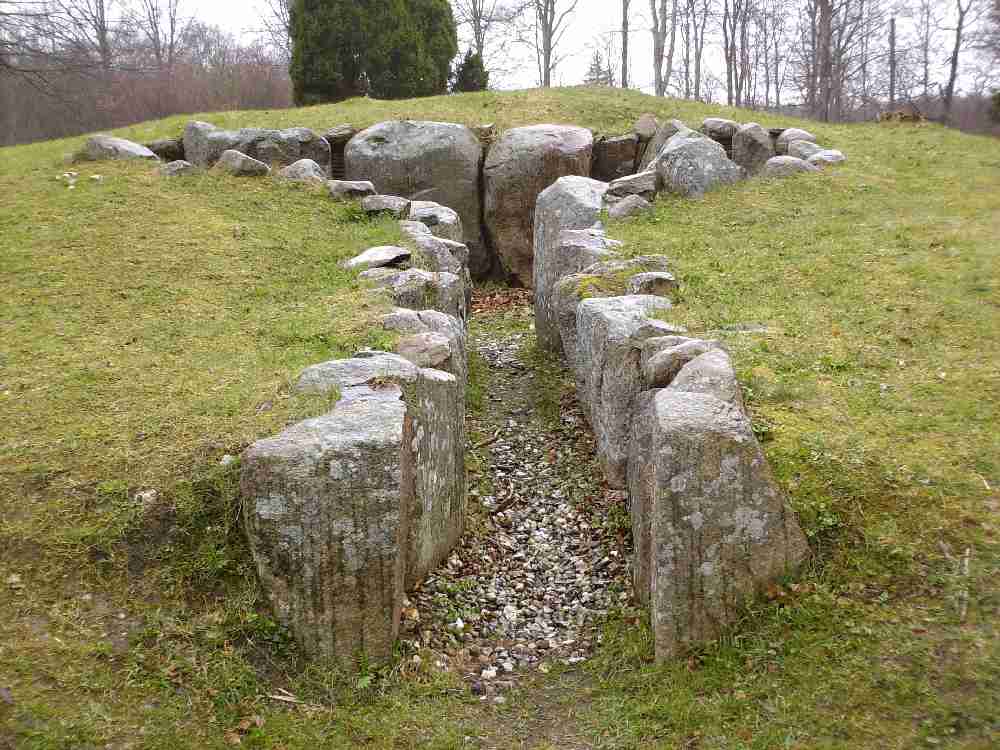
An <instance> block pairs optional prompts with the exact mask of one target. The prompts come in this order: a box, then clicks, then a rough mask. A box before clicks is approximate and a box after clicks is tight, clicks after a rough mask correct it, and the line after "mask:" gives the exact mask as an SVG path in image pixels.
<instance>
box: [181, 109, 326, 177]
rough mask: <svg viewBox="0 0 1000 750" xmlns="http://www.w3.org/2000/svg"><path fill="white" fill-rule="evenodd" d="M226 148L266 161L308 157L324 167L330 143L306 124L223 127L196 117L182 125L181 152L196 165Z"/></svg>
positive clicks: (210, 161) (282, 162)
mask: <svg viewBox="0 0 1000 750" xmlns="http://www.w3.org/2000/svg"><path fill="white" fill-rule="evenodd" d="M229 150H235V151H239V152H241V153H243V154H246V155H247V156H250V157H252V158H254V159H257V160H259V161H262V162H264V163H265V164H269V165H270V164H277V165H280V166H288V165H291V164H294V163H295V162H297V161H299V160H300V159H312V160H313V161H314V162H316V163H317V164H319V165H320V167H321V168H323V169H324V170H329V168H330V144H329V143H327V142H326V140H325V139H323V138H322V137H320V136H319V135H317V134H316V133H314V132H313V131H312V130H309V129H308V128H288V129H286V130H266V129H263V128H243V129H242V130H223V129H221V128H218V127H216V126H215V125H212V124H210V123H207V122H198V121H192V122H189V123H188V124H187V127H185V128H184V155H185V158H186V159H187V160H188V161H189V162H191V163H192V164H195V165H196V166H199V167H210V166H212V165H213V164H215V162H217V161H218V160H219V158H220V157H221V156H222V154H223V152H225V151H229Z"/></svg>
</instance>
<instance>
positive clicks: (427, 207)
mask: <svg viewBox="0 0 1000 750" xmlns="http://www.w3.org/2000/svg"><path fill="white" fill-rule="evenodd" d="M409 220H410V221H419V222H420V223H421V224H425V225H426V226H428V227H429V228H430V230H431V234H433V235H434V236H435V237H441V238H443V239H446V240H452V241H453V242H462V241H463V237H464V236H465V233H464V231H463V225H462V219H461V218H460V217H459V215H458V212H456V211H454V210H452V209H451V208H449V207H448V206H442V205H441V204H440V203H434V202H433V201H412V202H411V203H410V215H409ZM471 255H472V253H471V250H470V258H471Z"/></svg>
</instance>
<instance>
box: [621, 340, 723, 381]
mask: <svg viewBox="0 0 1000 750" xmlns="http://www.w3.org/2000/svg"><path fill="white" fill-rule="evenodd" d="M720 346H721V345H720V344H719V342H718V341H706V340H703V339H689V338H683V337H675V336H667V337H664V338H661V339H650V340H649V341H647V342H645V344H644V345H643V348H642V354H641V359H642V376H643V379H644V380H645V382H646V386H647V387H649V388H663V387H666V386H668V385H670V383H672V382H673V380H674V378H676V377H677V373H679V372H680V371H681V368H682V367H684V366H685V365H686V364H687V363H688V362H690V361H691V360H693V359H696V358H697V357H700V356H701V355H703V354H705V353H707V352H711V351H715V350H717V349H719V348H720Z"/></svg>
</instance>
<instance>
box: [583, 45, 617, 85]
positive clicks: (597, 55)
mask: <svg viewBox="0 0 1000 750" xmlns="http://www.w3.org/2000/svg"><path fill="white" fill-rule="evenodd" d="M583 82H584V83H585V84H586V85H587V86H614V85H615V80H614V74H613V73H612V72H611V68H610V67H608V66H607V65H605V64H604V57H603V56H602V55H601V52H600V50H596V49H595V50H594V56H593V57H592V58H590V67H589V68H587V75H586V77H585V78H584V79H583Z"/></svg>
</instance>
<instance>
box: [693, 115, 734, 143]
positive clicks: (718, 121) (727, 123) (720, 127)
mask: <svg viewBox="0 0 1000 750" xmlns="http://www.w3.org/2000/svg"><path fill="white" fill-rule="evenodd" d="M739 128H740V124H739V123H738V122H735V121H734V120H727V119H725V118H723V117H706V118H705V119H704V120H702V123H701V132H702V133H704V134H705V135H707V136H708V137H709V138H711V139H712V140H713V141H731V140H732V139H733V136H735V135H736V131H737V130H739Z"/></svg>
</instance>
